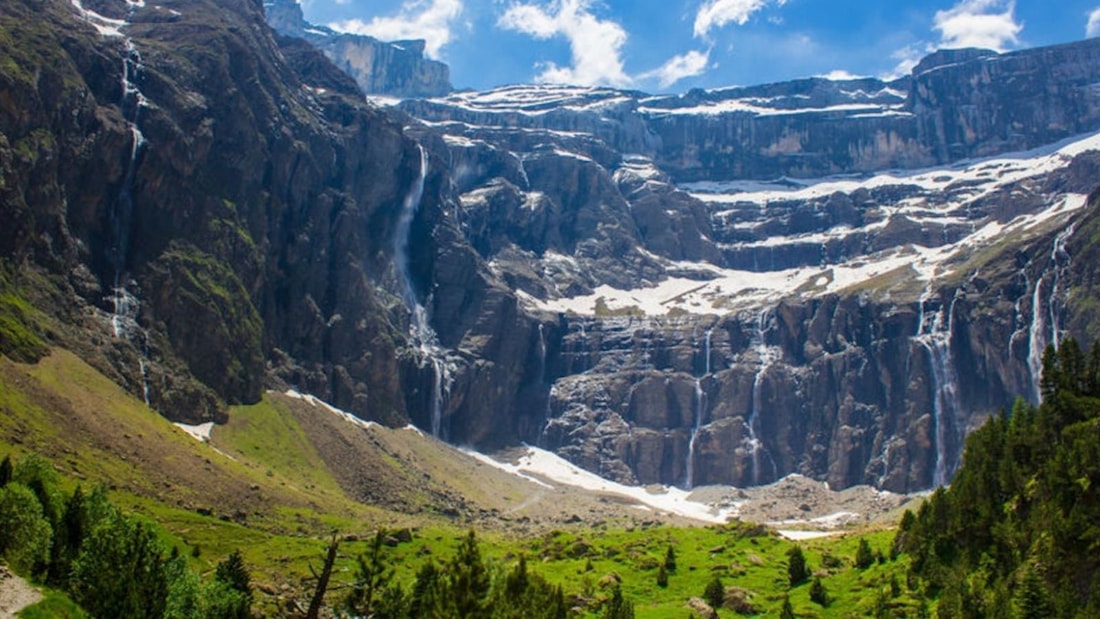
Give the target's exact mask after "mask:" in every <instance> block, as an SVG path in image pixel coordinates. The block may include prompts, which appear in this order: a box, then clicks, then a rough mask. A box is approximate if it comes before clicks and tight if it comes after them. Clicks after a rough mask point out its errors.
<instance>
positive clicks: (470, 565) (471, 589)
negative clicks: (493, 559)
mask: <svg viewBox="0 0 1100 619" xmlns="http://www.w3.org/2000/svg"><path fill="white" fill-rule="evenodd" d="M449 568H450V569H449V570H448V576H449V580H450V585H451V586H450V594H451V595H450V598H451V602H452V604H454V607H455V611H456V612H457V613H458V616H459V617H462V618H463V619H477V618H479V617H486V616H487V615H488V613H487V609H486V601H487V600H486V598H487V596H488V594H489V585H490V581H489V572H488V570H487V569H485V564H484V563H482V561H481V551H480V550H479V549H478V546H477V539H476V538H475V536H474V532H473V531H470V532H469V533H468V534H467V535H466V537H465V538H463V540H462V543H460V544H459V546H458V552H457V553H456V554H455V557H454V559H453V560H452V561H451V564H450V566H449Z"/></svg>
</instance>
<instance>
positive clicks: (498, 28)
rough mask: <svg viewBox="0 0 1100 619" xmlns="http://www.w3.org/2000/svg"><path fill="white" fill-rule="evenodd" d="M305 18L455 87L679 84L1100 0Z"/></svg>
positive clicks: (948, 37) (504, 6)
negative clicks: (377, 42)
mask: <svg viewBox="0 0 1100 619" xmlns="http://www.w3.org/2000/svg"><path fill="white" fill-rule="evenodd" d="M300 1H301V2H302V7H303V11H304V13H305V16H306V19H307V20H308V21H310V22H312V23H315V24H324V25H328V26H330V27H332V28H335V29H337V30H342V31H348V32H360V33H363V34H370V35H372V36H375V37H378V38H380V39H384V40H394V39H401V38H422V39H425V40H426V41H427V48H428V53H429V55H430V56H432V57H434V58H437V59H439V60H442V61H444V62H447V63H448V64H449V65H450V66H451V80H452V82H453V83H454V85H455V86H456V87H457V88H476V89H485V88H490V87H493V86H499V85H504V84H514V83H521V82H554V83H569V84H577V85H609V86H617V87H623V88H636V89H639V90H644V91H648V92H683V91H686V90H688V89H690V88H696V87H702V88H715V87H721V86H731V85H750V84H760V83H766V82H774V81H782V80H787V79H792V78H798V77H808V76H814V75H829V74H832V75H834V76H840V75H846V74H850V75H871V76H876V77H884V76H895V75H900V74H902V73H904V72H907V71H908V70H909V68H911V67H912V65H913V64H914V63H915V62H916V61H917V60H919V59H920V57H921V56H923V55H925V54H927V53H928V52H930V51H932V50H934V49H936V48H938V47H986V48H992V49H997V50H998V51H1009V50H1014V49H1023V48H1028V47H1036V46H1041V45H1050V44H1056V43H1065V42H1069V41H1075V40H1079V39H1082V38H1085V37H1086V36H1095V35H1100V0H936V1H913V0H641V1H625V0H621V1H620V0H602V1H601V0H300Z"/></svg>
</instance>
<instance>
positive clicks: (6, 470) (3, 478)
mask: <svg viewBox="0 0 1100 619" xmlns="http://www.w3.org/2000/svg"><path fill="white" fill-rule="evenodd" d="M11 475H12V466H11V456H4V460H3V461H0V488H3V487H4V486H6V485H8V482H9V481H11Z"/></svg>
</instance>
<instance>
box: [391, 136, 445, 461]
mask: <svg viewBox="0 0 1100 619" xmlns="http://www.w3.org/2000/svg"><path fill="white" fill-rule="evenodd" d="M417 150H418V151H419V153H420V169H419V172H418V174H417V177H416V180H415V181H414V182H413V186H412V187H411V188H410V189H409V193H408V194H406V196H405V201H404V202H403V203H402V206H401V215H400V217H398V219H397V230H396V231H395V234H394V261H395V263H396V266H397V272H398V277H399V279H400V280H401V285H402V293H403V295H404V297H405V298H404V301H405V304H406V305H407V306H408V308H409V312H410V314H411V316H410V317H411V321H410V324H409V332H410V333H409V334H410V335H411V336H412V341H413V344H414V345H415V346H416V349H417V351H418V353H419V356H420V366H421V367H422V368H423V367H426V366H428V365H430V366H431V370H432V394H431V411H430V413H431V431H432V436H434V437H436V438H442V439H446V432H444V429H443V407H444V404H445V401H446V399H447V397H448V396H449V395H450V390H451V385H452V383H453V382H454V367H453V366H452V365H450V364H449V363H448V362H447V353H446V351H445V350H444V349H443V347H442V346H440V344H439V337H438V336H437V335H436V333H435V330H434V329H432V326H431V323H430V322H429V319H428V310H427V309H426V308H425V307H424V304H423V303H421V302H420V300H419V299H418V298H417V296H416V289H415V288H414V286H413V281H412V273H411V272H410V270H409V235H410V234H411V232H412V222H413V219H414V218H415V217H416V213H417V211H418V210H419V209H420V202H421V200H422V198H423V197H424V183H425V181H426V180H427V178H428V153H427V151H425V150H424V147H423V146H420V145H419V144H418V145H417Z"/></svg>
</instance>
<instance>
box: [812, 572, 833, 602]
mask: <svg viewBox="0 0 1100 619" xmlns="http://www.w3.org/2000/svg"><path fill="white" fill-rule="evenodd" d="M810 601H811V602H813V603H815V604H818V605H820V606H828V605H829V591H828V590H827V589H825V584H824V583H822V582H821V577H820V576H814V582H813V584H811V585H810Z"/></svg>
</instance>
